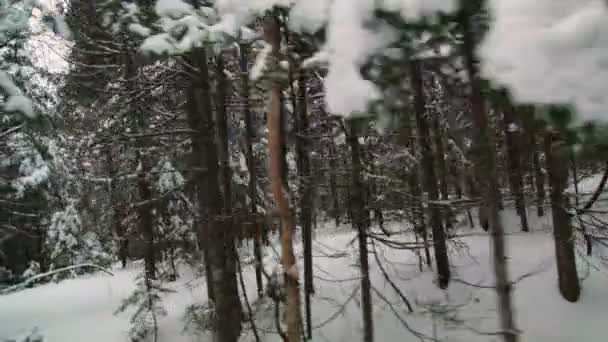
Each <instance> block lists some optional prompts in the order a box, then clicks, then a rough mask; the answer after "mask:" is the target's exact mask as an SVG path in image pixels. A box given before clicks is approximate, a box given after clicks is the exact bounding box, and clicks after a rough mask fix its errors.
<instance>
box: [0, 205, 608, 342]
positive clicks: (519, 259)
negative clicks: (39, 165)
mask: <svg viewBox="0 0 608 342" xmlns="http://www.w3.org/2000/svg"><path fill="white" fill-rule="evenodd" d="M506 216H507V217H506V220H507V222H506V223H507V224H508V225H509V226H510V227H511V228H512V229H511V231H513V232H515V231H518V230H519V229H518V228H517V226H516V222H517V219H516V218H515V217H514V215H512V214H510V215H506ZM531 222H532V227H533V229H535V232H534V233H529V234H524V233H511V234H509V236H508V237H507V242H508V247H509V248H508V255H510V257H511V258H510V260H509V261H510V266H511V275H512V278H513V279H516V278H519V277H521V278H523V280H521V281H520V282H518V283H517V284H516V285H515V307H516V309H517V315H516V316H517V322H518V326H519V328H520V329H521V330H522V331H523V338H522V341H530V342H543V341H551V342H571V341H575V340H576V341H599V340H600V337H599V336H601V332H602V331H603V330H604V328H605V322H606V320H605V315H604V314H603V313H605V308H607V307H608V288H607V287H606V286H605V283H606V281H607V280H608V279H607V278H608V275H606V272H605V271H601V270H599V271H598V270H589V268H588V267H587V266H586V264H585V263H584V262H583V261H582V260H581V262H580V265H579V273H580V275H581V277H583V278H584V281H583V293H582V296H581V299H580V301H579V302H578V303H576V304H571V303H567V302H566V301H564V300H562V299H561V297H560V295H559V293H558V290H557V286H556V274H555V267H554V261H553V254H554V252H553V242H552V239H551V235H550V231H547V228H548V226H547V224H546V222H544V221H543V220H536V219H535V218H532V220H531ZM326 229H327V230H329V229H330V228H329V227H327V228H326ZM392 229H393V230H398V229H399V226H398V225H393V227H392ZM459 235H462V236H463V237H460V238H458V239H457V241H454V242H453V243H452V244H451V245H450V246H451V249H452V254H451V257H452V259H451V261H452V264H453V273H454V277H455V278H457V279H458V280H455V281H453V282H452V283H451V285H450V287H449V290H448V291H446V292H443V291H440V290H438V289H437V288H436V287H435V286H434V285H433V284H432V281H433V274H432V273H431V272H429V271H425V272H422V273H421V272H419V270H418V261H417V257H416V256H415V254H414V253H413V252H411V251H397V250H388V249H386V248H382V249H380V250H379V253H378V254H379V257H380V259H381V260H382V261H383V264H384V265H385V268H386V269H387V271H388V272H389V273H390V275H391V278H392V279H393V281H394V282H395V283H396V284H397V285H398V287H399V288H400V289H401V291H403V293H404V294H405V295H406V296H407V298H408V299H409V301H410V302H411V303H412V305H413V306H414V313H413V314H410V313H408V312H407V311H406V308H405V306H404V305H402V303H401V301H400V299H399V297H398V296H397V295H396V294H395V292H394V291H393V289H392V288H391V287H390V285H389V284H388V283H387V282H386V281H385V280H384V278H383V277H382V275H381V274H380V272H379V271H378V267H377V264H376V261H375V260H374V257H373V256H370V262H371V264H372V270H373V274H372V282H373V285H374V287H375V288H376V289H377V291H378V292H377V293H373V294H372V295H373V297H374V303H375V307H374V320H375V322H374V324H375V336H376V339H377V340H378V341H417V340H419V339H418V338H417V337H415V336H414V334H412V333H410V332H407V330H406V329H405V328H404V326H403V325H402V324H403V323H406V324H408V326H410V327H411V328H412V329H414V330H416V331H418V332H420V333H422V334H424V335H426V336H437V337H438V338H439V339H440V340H442V341H451V342H457V341H473V342H475V341H480V342H481V341H499V338H498V337H497V336H495V335H491V333H493V332H495V331H496V322H497V319H496V313H495V309H494V308H495V295H494V292H493V290H492V289H489V288H483V287H487V286H491V284H492V280H493V272H492V270H491V268H490V266H489V265H490V264H491V260H490V243H489V239H488V236H487V235H485V234H484V233H482V232H479V231H469V230H464V231H462V232H461V234H459ZM354 237H355V236H354V234H352V233H350V232H345V231H342V232H338V233H335V232H334V233H331V234H319V235H318V236H317V239H316V242H315V252H314V256H315V261H314V263H315V272H316V275H317V276H318V278H317V279H315V286H316V289H317V293H316V296H315V297H314V301H313V317H314V319H313V321H314V322H313V324H314V325H315V326H320V327H318V329H316V330H315V333H314V334H315V338H314V340H315V341H331V342H354V341H359V340H361V326H362V324H361V313H360V311H359V306H358V305H359V295H360V294H359V293H358V292H353V291H356V290H357V288H358V281H357V273H358V270H357V267H356V259H357V255H356V250H355V249H354V246H355V245H356V244H353V243H351V242H352V240H353V238H354ZM465 245H466V246H465ZM298 247H299V246H298ZM270 259H272V253H269V256H268V257H267V262H268V263H270ZM137 271H138V270H137V267H136V266H133V268H130V269H127V270H117V271H116V273H115V276H113V277H112V276H109V275H105V274H95V275H91V276H89V277H83V278H80V279H75V280H67V281H64V282H61V283H59V284H49V285H44V286H40V287H37V288H34V289H28V290H24V291H21V292H18V293H14V294H11V295H7V296H0V341H3V340H4V339H7V338H9V337H13V336H15V335H18V334H21V333H23V332H25V331H28V330H31V329H32V328H33V327H38V328H39V329H40V331H41V333H42V334H43V335H44V336H45V337H46V340H45V341H46V342H82V341H91V342H97V341H99V342H102V341H103V342H107V341H112V342H120V341H128V339H127V332H128V329H129V326H128V324H129V323H128V322H129V321H128V317H127V316H114V315H113V312H114V311H115V309H116V308H117V307H118V305H119V304H120V301H121V300H122V299H123V298H124V297H126V296H127V295H128V294H129V293H130V291H132V290H133V288H134V286H133V283H134V282H133V279H134V277H135V274H136V273H137ZM245 273H246V274H245V281H246V282H247V284H248V293H249V298H250V299H254V298H255V283H254V275H253V269H252V267H251V266H246V267H245ZM529 273H533V275H530V276H525V275H526V274H529ZM192 278H193V277H192V276H191V275H188V274H186V275H184V277H183V278H182V279H180V280H179V281H178V282H177V283H175V284H172V285H171V286H172V287H173V288H174V289H176V290H177V293H174V294H169V295H167V297H165V300H164V305H165V308H166V309H167V311H168V316H167V317H165V318H163V320H162V321H161V326H160V338H159V341H160V342H163V341H171V342H190V341H209V338H208V336H188V335H184V334H182V327H183V323H182V316H183V313H184V309H185V308H186V306H187V305H188V304H191V303H192V302H195V301H198V302H200V301H202V300H203V299H204V298H205V292H204V284H201V282H191V279H192ZM465 283H468V284H465ZM193 284H196V285H193ZM470 284H476V285H478V286H471V285H470ZM480 287H481V288H480ZM353 293H355V295H352V294H353ZM378 294H380V295H382V296H383V297H385V298H386V299H387V300H388V302H389V303H391V304H390V305H389V304H387V303H386V302H384V301H383V300H382V299H381V298H380V296H379V295H378ZM349 297H352V298H351V299H350V300H349V301H348V303H347V305H345V306H344V305H343V303H344V302H345V301H347V300H348V298H349ZM254 307H255V308H257V314H256V317H258V320H259V322H258V327H259V328H260V329H261V330H264V331H272V330H274V322H273V321H272V311H271V306H270V305H269V304H268V303H263V302H262V303H261V304H260V303H258V304H255V303H254ZM391 307H392V308H391ZM430 309H433V310H432V311H434V312H436V314H431V313H430V312H429V310H430ZM395 312H396V313H398V314H399V315H400V317H401V319H402V320H403V322H402V321H400V320H398V319H397V318H395V315H394V313H395ZM437 312H443V314H442V313H437ZM433 317H435V318H433ZM332 318H333V319H332ZM475 331H476V332H475ZM480 332H485V333H488V334H490V335H488V334H486V335H482V334H480ZM243 340H244V341H252V340H253V339H252V336H250V335H247V336H246V337H244V338H243ZM263 340H264V341H280V338H279V337H278V336H276V335H275V334H272V333H265V334H263Z"/></svg>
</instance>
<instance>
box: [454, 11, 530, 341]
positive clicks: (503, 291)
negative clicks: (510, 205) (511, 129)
mask: <svg viewBox="0 0 608 342" xmlns="http://www.w3.org/2000/svg"><path fill="white" fill-rule="evenodd" d="M461 3H462V5H463V11H462V12H461V14H462V17H461V19H462V21H461V24H462V28H463V45H462V49H463V51H462V52H463V55H464V59H465V68H466V70H467V74H468V76H469V80H470V97H469V99H470V103H471V109H472V114H473V121H474V123H475V126H476V130H475V132H476V137H475V141H474V143H475V144H476V148H477V156H478V175H479V176H483V177H481V178H480V183H481V185H482V200H483V201H484V202H485V203H487V204H488V206H487V212H486V214H487V217H488V223H489V229H490V231H491V240H492V252H493V255H492V257H493V262H494V276H495V278H496V292H497V294H498V296H497V297H498V313H499V318H500V327H501V332H500V333H501V335H502V337H503V339H504V341H505V342H516V341H518V334H517V329H516V327H515V317H514V312H513V307H512V305H513V304H512V300H511V296H512V293H511V292H512V285H511V280H510V278H509V273H508V269H507V255H506V247H505V242H504V230H503V225H502V222H501V220H500V217H499V198H498V196H497V195H496V194H497V192H498V181H497V173H496V171H497V170H496V155H495V152H494V144H493V143H492V142H491V137H490V132H493V131H491V130H490V129H489V123H488V115H487V113H486V108H485V101H484V98H483V95H482V83H481V79H480V78H479V72H478V66H477V60H476V57H475V53H474V51H475V42H474V32H473V31H472V28H471V20H472V17H473V14H474V13H471V12H472V11H471V10H472V8H471V6H473V4H472V3H471V2H466V1H464V0H463V1H462V2H461Z"/></svg>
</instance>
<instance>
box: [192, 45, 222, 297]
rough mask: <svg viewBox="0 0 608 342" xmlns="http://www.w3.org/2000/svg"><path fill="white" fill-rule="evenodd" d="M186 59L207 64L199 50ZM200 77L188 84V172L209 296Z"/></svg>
mask: <svg viewBox="0 0 608 342" xmlns="http://www.w3.org/2000/svg"><path fill="white" fill-rule="evenodd" d="M187 60H188V63H189V64H191V65H194V66H196V65H203V64H204V65H205V67H206V63H207V60H206V55H205V54H204V52H201V51H199V50H195V51H192V52H191V53H190V54H189V56H188V57H187ZM201 83H202V82H201V81H200V77H198V76H196V77H194V76H193V77H192V79H191V80H190V85H189V87H188V90H187V107H186V108H187V109H186V114H187V118H188V125H189V126H190V128H191V129H192V130H193V132H194V133H192V134H191V136H190V139H191V140H192V153H191V161H190V163H191V166H192V169H193V170H194V171H193V174H192V175H191V177H192V179H194V185H195V188H196V195H197V202H198V219H197V236H198V240H199V245H200V246H201V248H202V251H203V258H204V260H203V262H204V263H205V275H206V277H207V281H206V285H207V296H208V297H209V299H210V300H213V299H214V298H215V296H214V293H213V281H212V280H211V278H212V277H213V272H212V269H211V258H210V255H209V237H210V235H209V201H210V199H209V197H208V196H207V192H208V191H207V184H208V182H207V178H208V177H209V174H208V171H207V169H206V166H205V160H206V156H205V139H204V137H203V132H204V129H205V128H204V127H203V123H204V120H203V119H202V115H201V113H200V111H201V104H200V102H201V101H202V100H203V98H204V96H205V95H203V91H205V90H206V89H203V86H202V84H201Z"/></svg>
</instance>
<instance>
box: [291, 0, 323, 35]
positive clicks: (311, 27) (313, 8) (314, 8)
mask: <svg viewBox="0 0 608 342" xmlns="http://www.w3.org/2000/svg"><path fill="white" fill-rule="evenodd" d="M329 6H330V1H328V0H306V1H298V2H296V4H295V6H294V7H293V8H292V9H291V11H290V12H289V27H290V28H291V29H292V30H294V31H296V32H308V33H316V32H317V31H319V30H320V29H321V28H323V26H325V24H326V23H327V19H328V13H329Z"/></svg>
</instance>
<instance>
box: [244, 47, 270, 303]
mask: <svg viewBox="0 0 608 342" xmlns="http://www.w3.org/2000/svg"><path fill="white" fill-rule="evenodd" d="M240 51H241V56H240V67H241V74H242V75H241V77H242V80H243V89H242V92H243V101H244V105H243V117H244V119H245V130H246V136H245V137H246V141H247V154H246V158H247V168H248V169H249V184H248V192H249V201H250V205H251V209H250V210H251V213H252V214H253V215H255V214H256V213H257V211H258V208H257V206H258V205H257V186H256V184H257V171H256V168H255V158H254V156H253V138H254V136H255V133H254V129H253V123H252V113H251V101H250V84H249V67H248V64H247V63H248V57H247V56H248V53H249V46H246V45H241V48H240ZM261 238H262V237H261V236H258V235H256V236H255V238H254V240H253V253H254V255H255V282H256V285H257V290H258V297H262V296H264V282H263V278H262V275H263V274H262V268H263V267H264V265H263V260H262V241H261Z"/></svg>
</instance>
